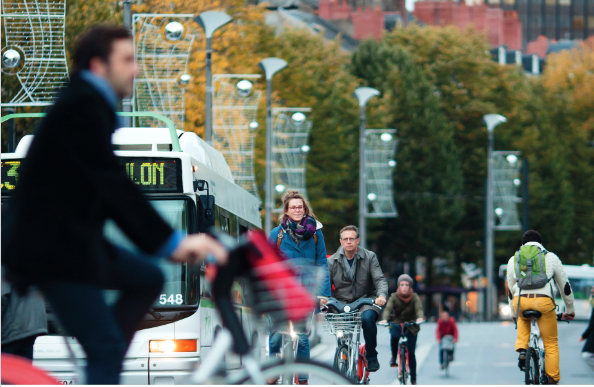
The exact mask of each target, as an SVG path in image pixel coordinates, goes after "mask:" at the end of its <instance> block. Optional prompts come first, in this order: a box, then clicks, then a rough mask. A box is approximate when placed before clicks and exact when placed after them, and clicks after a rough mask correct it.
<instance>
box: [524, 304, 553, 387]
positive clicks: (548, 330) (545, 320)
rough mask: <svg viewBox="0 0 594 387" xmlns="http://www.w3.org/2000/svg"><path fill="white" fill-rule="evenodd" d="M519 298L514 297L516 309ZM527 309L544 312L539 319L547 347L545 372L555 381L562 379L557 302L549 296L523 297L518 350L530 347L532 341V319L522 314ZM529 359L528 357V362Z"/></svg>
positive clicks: (541, 332) (539, 325)
mask: <svg viewBox="0 0 594 387" xmlns="http://www.w3.org/2000/svg"><path fill="white" fill-rule="evenodd" d="M518 298H519V297H514V304H513V305H514V309H517V308H518ZM525 310H536V311H538V312H540V313H542V316H541V317H540V318H539V319H538V320H537V323H538V328H539V329H540V337H542V341H543V343H544V347H545V372H546V373H547V375H549V376H550V377H551V378H553V379H554V380H555V381H557V382H558V381H559V380H561V374H560V373H559V344H558V343H557V312H556V310H555V302H554V301H553V300H552V299H550V298H548V297H538V298H527V297H522V299H521V301H520V313H519V314H518V338H517V339H516V351H518V352H520V350H521V349H524V350H526V349H528V344H529V343H528V342H529V341H530V324H531V322H532V319H527V318H524V317H523V316H522V313H523V312H524V311H525ZM527 362H528V359H526V363H527Z"/></svg>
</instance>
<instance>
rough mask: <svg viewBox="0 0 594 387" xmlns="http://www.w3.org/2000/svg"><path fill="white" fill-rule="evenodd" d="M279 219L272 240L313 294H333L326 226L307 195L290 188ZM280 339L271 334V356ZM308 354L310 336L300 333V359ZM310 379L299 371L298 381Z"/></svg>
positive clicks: (276, 348)
mask: <svg viewBox="0 0 594 387" xmlns="http://www.w3.org/2000/svg"><path fill="white" fill-rule="evenodd" d="M279 223H280V225H279V226H277V227H275V228H274V229H272V231H271V232H270V236H269V238H268V240H269V242H270V243H271V244H273V245H275V246H276V247H277V249H278V250H279V251H280V252H281V253H282V254H284V256H285V257H287V258H289V260H290V261H291V263H292V264H293V265H295V266H296V267H297V269H298V273H299V280H300V281H301V283H302V284H303V285H305V287H306V288H307V289H308V290H309V291H310V292H311V293H312V294H314V295H316V296H325V297H330V294H331V289H330V277H329V274H328V260H327V258H326V244H325V243H324V235H323V234H322V230H321V229H322V227H323V226H322V223H320V222H318V221H317V220H316V217H315V215H314V213H313V211H312V209H311V207H310V206H309V203H308V202H307V200H306V199H305V196H303V195H302V194H300V193H299V192H297V191H288V192H287V194H286V195H285V196H284V197H283V212H282V213H281V215H280V216H279ZM316 270H321V271H322V272H323V275H321V276H318V273H316ZM320 277H321V281H322V282H321V284H317V283H316V280H317V279H318V278H320ZM318 288H319V290H318ZM312 313H313V310H312ZM281 343H282V336H281V335H280V334H278V333H273V334H271V336H270V340H269V349H270V355H271V356H274V354H276V353H279V352H280V346H281ZM309 357H310V354H309V338H308V337H307V336H300V337H299V346H298V348H297V359H307V360H309ZM308 379H309V377H308V375H307V374H299V377H298V380H299V384H308Z"/></svg>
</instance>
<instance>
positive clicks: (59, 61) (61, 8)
mask: <svg viewBox="0 0 594 387" xmlns="http://www.w3.org/2000/svg"><path fill="white" fill-rule="evenodd" d="M65 17H66V2H65V0H61V1H60V0H52V1H51V2H50V1H42V0H12V1H2V25H3V27H4V41H5V42H6V46H4V47H2V54H1V55H2V76H3V77H4V76H15V77H16V78H17V79H18V82H19V83H20V85H21V88H20V90H19V91H18V92H17V94H15V95H14V97H13V98H12V100H11V101H10V102H7V103H4V102H2V106H46V105H51V104H53V103H54V101H55V100H56V98H57V97H58V94H59V92H60V88H62V87H64V86H65V85H66V84H67V83H68V81H69V78H68V65H67V63H66V51H65V49H64V26H65V25H64V24H65Z"/></svg>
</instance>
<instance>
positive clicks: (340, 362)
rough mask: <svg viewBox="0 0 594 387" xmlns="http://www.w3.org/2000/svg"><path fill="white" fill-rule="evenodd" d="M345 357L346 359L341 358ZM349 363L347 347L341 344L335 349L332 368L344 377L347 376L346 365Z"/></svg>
mask: <svg viewBox="0 0 594 387" xmlns="http://www.w3.org/2000/svg"><path fill="white" fill-rule="evenodd" d="M343 354H344V355H345V356H346V359H344V358H342V355H343ZM348 361H349V347H348V346H347V345H346V344H342V345H341V346H339V347H338V348H337V349H336V353H335V354H334V363H333V368H334V369H335V370H336V371H337V372H340V373H341V374H343V375H344V376H346V375H347V371H348V370H347V369H346V367H347V365H348Z"/></svg>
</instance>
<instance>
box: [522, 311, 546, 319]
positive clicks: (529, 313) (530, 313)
mask: <svg viewBox="0 0 594 387" xmlns="http://www.w3.org/2000/svg"><path fill="white" fill-rule="evenodd" d="M522 315H523V316H524V318H533V317H534V318H540V316H542V313H540V312H538V311H536V310H525V311H524V313H522Z"/></svg>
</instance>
